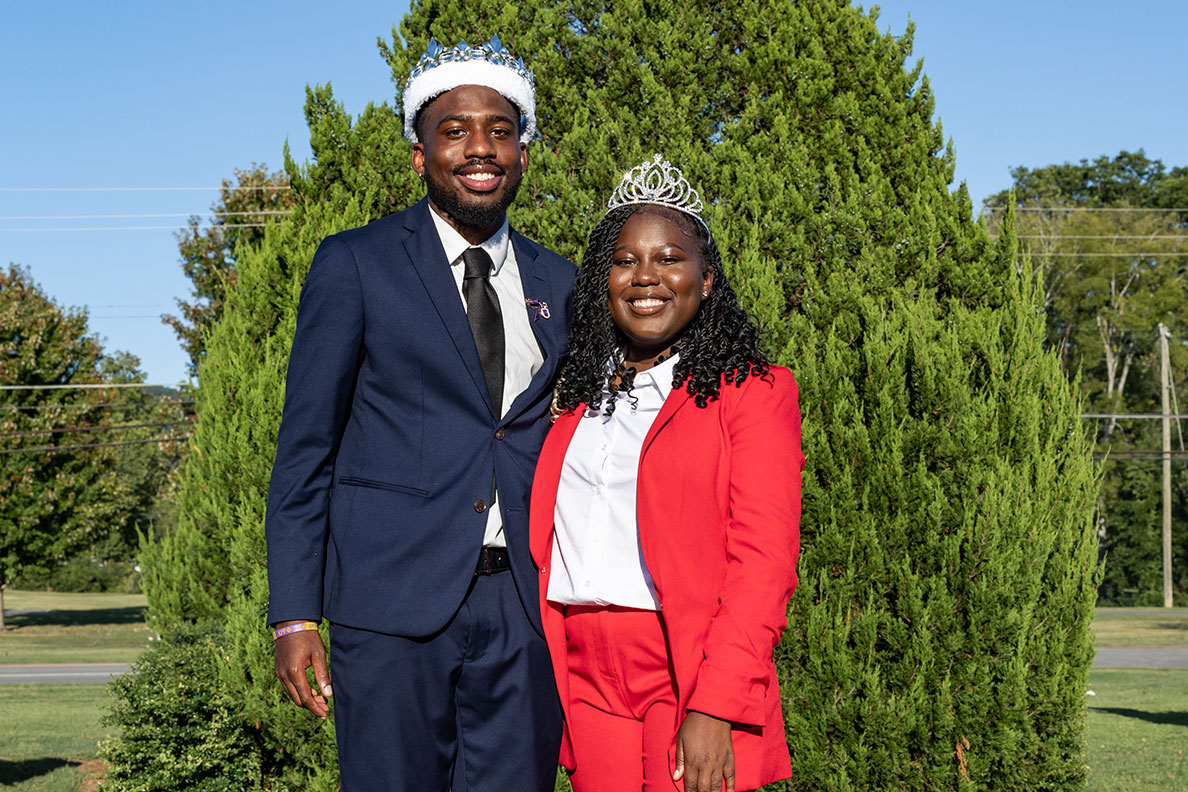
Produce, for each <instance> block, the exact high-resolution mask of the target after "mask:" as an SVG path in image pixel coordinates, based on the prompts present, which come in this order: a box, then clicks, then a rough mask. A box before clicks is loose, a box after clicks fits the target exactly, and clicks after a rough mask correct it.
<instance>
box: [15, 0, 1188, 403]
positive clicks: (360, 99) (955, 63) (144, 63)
mask: <svg viewBox="0 0 1188 792" xmlns="http://www.w3.org/2000/svg"><path fill="white" fill-rule="evenodd" d="M773 5H775V4H774V3H773ZM881 8H882V13H881V16H880V20H879V27H880V28H881V29H883V30H888V29H889V30H891V31H892V32H894V33H902V32H903V30H904V29H905V28H906V26H907V22H908V18H909V13H910V16H911V18H912V19H913V20H914V21H915V23H916V28H917V29H916V46H915V54H914V57H923V58H924V70H925V73H926V74H927V75H928V77H929V79H930V81H931V84H932V87H933V90H934V92H935V94H936V97H937V105H936V112H937V116H938V117H939V118H940V119H941V121H942V123H943V127H944V132H945V134H946V136H948V137H951V138H952V139H953V141H954V145H955V146H956V151H957V178H958V180H965V181H966V182H967V184H968V185H969V188H970V192H971V194H972V195H973V197H974V200H975V202H979V201H980V200H981V199H982V198H984V197H985V196H986V195H988V194H990V193H992V192H995V191H997V190H999V189H1002V188H1003V187H1006V186H1007V185H1008V184H1009V182H1010V168H1011V167H1013V166H1015V165H1028V166H1040V165H1045V164H1048V163H1052V162H1063V161H1067V160H1073V161H1075V160H1079V159H1081V158H1085V157H1087V158H1093V157H1096V156H1099V155H1101V154H1117V153H1118V151H1120V150H1122V149H1129V150H1134V149H1138V148H1144V149H1145V150H1146V152H1147V154H1148V155H1149V156H1152V157H1157V158H1160V159H1162V160H1163V161H1164V162H1165V163H1167V164H1168V165H1169V166H1171V165H1188V103H1186V101H1185V100H1186V96H1185V90H1184V88H1183V84H1184V83H1183V79H1184V75H1185V74H1188V48H1186V47H1185V45H1184V31H1185V30H1188V4H1185V3H1182V2H1178V1H1176V0H1163V1H1162V2H1154V1H1153V0H1134V1H1133V2H1130V3H1127V4H1121V3H1117V2H1100V1H1099V0H1091V1H1089V2H1079V3H1076V4H1071V3H1058V2H1054V1H1053V0H1048V1H1047V2H1045V1H1044V0H1031V1H1030V2H1023V1H1022V0H1000V2H997V3H993V4H991V3H985V2H977V3H973V2H967V1H966V0H947V1H945V2H941V0H892V1H891V2H884V3H882V4H881ZM406 10H407V3H406V2H376V1H375V0H362V1H357V2H352V3H349V4H345V3H344V4H340V5H336V6H331V5H329V4H326V3H316V2H308V1H307V0H288V1H287V2H283V3H282V2H276V0H260V1H259V2H252V1H251V0H241V2H236V3H232V2H224V1H223V0H216V1H215V2H208V3H204V4H202V5H200V6H194V5H192V4H181V3H172V2H156V3H148V2H140V1H139V0H138V1H136V2H120V3H102V4H101V3H96V2H93V1H91V2H84V1H83V0H75V1H74V2H65V1H63V0H39V2H37V3H17V2H10V3H6V4H5V9H4V13H3V24H2V25H0V74H3V75H4V76H5V81H4V82H5V92H6V97H5V102H4V109H3V111H0V112H2V116H0V264H7V263H8V262H16V263H18V264H21V265H24V266H27V267H29V268H30V269H31V271H32V273H33V276H34V278H36V279H37V280H38V282H40V283H41V284H42V286H43V287H44V288H45V289H46V291H48V292H49V293H50V294H51V295H52V296H53V297H54V298H55V299H56V300H58V301H59V302H60V303H62V304H64V305H72V306H84V305H85V306H89V308H90V313H91V326H92V328H93V329H94V330H96V331H97V332H98V333H99V334H100V335H102V336H103V337H104V338H105V339H106V344H107V346H108V348H109V349H124V350H128V351H130V352H132V353H134V354H136V355H137V356H139V357H140V359H141V362H142V366H143V368H144V370H145V371H146V372H147V374H148V377H149V380H150V381H152V382H176V381H178V380H179V379H181V378H182V377H183V376H184V374H185V355H184V354H183V353H182V351H181V349H180V348H179V347H178V345H177V342H176V339H175V337H174V335H173V333H172V331H171V330H170V329H169V328H167V327H165V326H164V325H162V324H160V321H159V316H160V315H161V314H162V313H168V312H171V311H172V310H173V308H174V298H175V297H178V296H184V295H185V294H187V292H188V282H187V281H186V279H185V278H184V276H183V275H182V273H181V268H180V266H179V264H178V261H177V247H176V241H175V240H174V237H173V232H172V230H170V229H169V228H154V229H150V230H134V231H133V230H128V231H118V230H104V231H78V230H70V231H67V230H55V231H34V232H28V231H18V230H15V229H28V228H54V229H67V228H70V229H78V228H95V227H105V228H110V227H113V226H117V227H127V226H135V227H141V226H172V225H176V224H178V223H180V222H182V221H183V220H184V219H185V216H186V215H188V214H191V213H195V214H201V213H203V212H205V211H207V210H208V209H209V207H210V205H211V203H212V202H213V201H214V200H215V198H216V197H217V194H216V192H215V191H214V190H197V191H194V190H191V191H151V192H150V191H121V192H107V191H96V190H94V189H91V190H88V191H60V190H58V191H53V192H46V191H38V192H28V191H19V192H18V191H14V190H13V188H99V187H158V188H159V187H211V186H216V185H218V184H219V181H220V180H221V179H222V178H224V177H229V176H230V175H231V173H232V170H233V169H234V168H237V167H246V166H248V165H250V164H251V163H252V162H266V163H268V164H269V165H270V166H272V167H274V168H276V167H279V166H280V164H281V149H282V146H283V144H284V142H285V141H286V140H288V141H289V144H290V146H291V148H292V150H293V153H294V154H295V155H296V156H297V157H298V159H304V158H306V157H307V156H308V153H309V148H308V145H307V143H306V134H305V124H304V119H303V116H302V103H303V101H304V91H305V86H306V85H307V84H313V83H326V82H329V83H331V84H332V85H333V87H334V91H335V94H336V96H337V97H338V98H339V100H340V101H342V102H343V104H344V105H345V106H346V109H347V110H348V111H349V112H352V113H357V112H359V111H361V110H362V109H363V108H364V107H365V106H366V105H367V103H368V102H376V103H379V102H384V101H391V99H392V96H393V90H394V89H393V86H392V83H391V81H390V79H389V75H388V69H387V67H386V65H385V64H384V63H383V61H382V60H381V59H380V58H379V56H378V54H377V53H376V48H375V40H376V38H377V37H378V36H384V37H389V36H390V34H391V30H392V28H393V26H394V25H396V24H397V23H398V21H399V20H400V18H401V17H402V16H403V14H404V13H405V11H406ZM170 213H178V214H177V215H176V216H169V217H131V218H113V217H106V218H91V217H86V216H87V215H120V214H126V215H144V214H170ZM48 216H53V217H62V216H70V217H66V218H63V219H37V218H44V217H48Z"/></svg>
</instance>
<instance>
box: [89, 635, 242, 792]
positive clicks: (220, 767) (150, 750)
mask: <svg viewBox="0 0 1188 792" xmlns="http://www.w3.org/2000/svg"><path fill="white" fill-rule="evenodd" d="M225 640H226V639H225V636H224V634H223V630H222V627H221V626H220V625H219V624H218V623H216V622H202V623H200V624H197V625H191V626H178V627H176V628H174V629H173V630H171V631H170V632H169V634H168V635H167V636H166V637H165V638H164V639H163V640H162V641H161V642H160V643H158V644H156V645H155V646H153V647H152V648H150V649H149V650H148V651H146V652H145V653H144V654H143V655H142V656H141V657H140V660H139V661H138V662H137V663H136V664H135V666H134V667H133V669H132V671H131V672H130V673H128V674H125V675H123V676H121V677H117V678H116V679H115V680H113V681H112V683H111V686H110V690H111V693H112V696H113V697H114V699H115V700H114V702H113V704H112V708H111V712H110V714H109V715H107V716H106V717H105V719H104V722H105V723H107V724H109V725H113V726H117V727H119V730H120V731H119V734H118V736H116V737H114V738H112V739H110V740H107V741H105V742H103V743H102V744H101V745H100V754H101V756H102V758H103V759H104V760H106V761H107V762H108V764H109V765H110V770H109V772H108V774H107V779H106V780H105V781H104V783H103V789H104V790H107V791H108V792H176V790H181V789H184V790H187V791H188V792H241V790H251V789H259V788H260V786H261V782H262V778H263V776H264V767H263V761H262V757H263V749H262V747H261V745H260V741H259V739H258V738H257V736H256V734H257V730H256V729H255V728H253V727H252V726H250V725H249V724H246V723H244V722H243V720H242V718H241V716H240V712H241V708H240V707H239V705H238V701H237V699H236V697H235V696H234V695H233V694H232V693H231V692H230V691H229V690H227V688H226V686H225V685H223V684H222V682H221V680H220V669H221V668H223V667H224V666H225V665H226V663H227V653H226V650H225V648H224V644H225Z"/></svg>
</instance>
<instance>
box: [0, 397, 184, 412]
mask: <svg viewBox="0 0 1188 792" xmlns="http://www.w3.org/2000/svg"><path fill="white" fill-rule="evenodd" d="M193 403H194V400H193V399H185V400H175V399H161V400H159V401H151V402H95V403H94V404H28V405H21V404H0V410H9V411H16V410H22V411H23V410H107V409H111V408H114V407H123V408H125V409H128V408H137V407H152V408H156V407H159V406H161V405H166V406H170V407H173V406H177V405H186V404H193Z"/></svg>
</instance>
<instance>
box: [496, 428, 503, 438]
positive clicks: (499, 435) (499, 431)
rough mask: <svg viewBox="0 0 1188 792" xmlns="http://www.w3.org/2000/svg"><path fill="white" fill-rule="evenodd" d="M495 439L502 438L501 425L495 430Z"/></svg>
mask: <svg viewBox="0 0 1188 792" xmlns="http://www.w3.org/2000/svg"><path fill="white" fill-rule="evenodd" d="M495 439H496V440H502V439H503V427H502V426H501V427H499V428H498V429H496V430H495Z"/></svg>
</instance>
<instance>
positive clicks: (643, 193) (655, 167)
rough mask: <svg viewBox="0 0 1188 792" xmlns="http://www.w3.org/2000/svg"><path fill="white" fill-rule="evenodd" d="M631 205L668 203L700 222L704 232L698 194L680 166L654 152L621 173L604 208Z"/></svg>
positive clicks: (704, 225)
mask: <svg viewBox="0 0 1188 792" xmlns="http://www.w3.org/2000/svg"><path fill="white" fill-rule="evenodd" d="M634 204H652V205H654V206H667V207H668V208H669V209H676V210H677V211H678V212H684V213H685V214H687V215H689V216H690V217H692V218H693V219H694V220H696V221H697V222H698V223H700V224H701V226H702V228H704V229H705V230H706V231H707V232H708V231H709V226H708V225H706V222H705V220H703V219H702V217H701V210H702V208H703V207H702V204H701V197H700V196H699V195H698V194H697V190H694V189H693V186H692V185H690V184H689V181H688V179H686V178H685V176H684V174H683V173H681V171H680V169H679V168H677V167H676V166H675V165H673V164H672V163H670V162H669V161H668V160H666V159H664V158H663V157H661V156H660V155H659V154H656V155H655V156H653V157H652V159H650V160H644V161H643V163H641V164H639V165H637V166H635V167H634V168H632V169H631V170H629V171H627V172H626V173H624V174H623V178H622V180H620V181H619V186H618V187H616V188H615V191H614V192H613V193H611V197H610V200H609V201H607V202H606V208H607V209H618V208H619V207H620V206H632V205H634Z"/></svg>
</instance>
